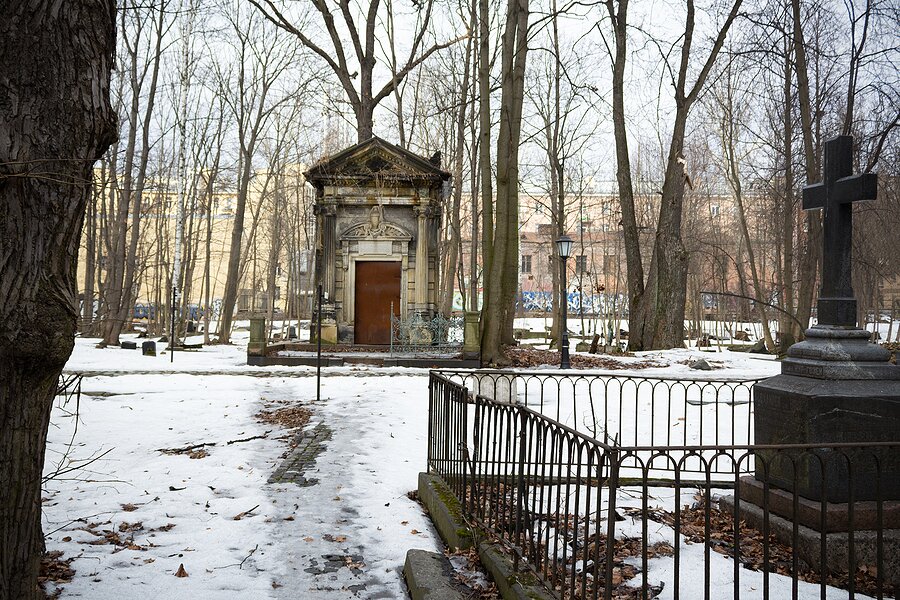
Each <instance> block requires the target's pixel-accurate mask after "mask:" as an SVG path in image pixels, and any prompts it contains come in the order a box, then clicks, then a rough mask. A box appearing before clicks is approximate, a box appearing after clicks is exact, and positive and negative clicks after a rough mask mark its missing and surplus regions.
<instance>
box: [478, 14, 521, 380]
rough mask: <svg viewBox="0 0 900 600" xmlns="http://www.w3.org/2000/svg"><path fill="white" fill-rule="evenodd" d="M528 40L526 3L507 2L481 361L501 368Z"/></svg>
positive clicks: (509, 311)
mask: <svg viewBox="0 0 900 600" xmlns="http://www.w3.org/2000/svg"><path fill="white" fill-rule="evenodd" d="M527 36H528V0H510V1H509V4H508V6H507V16H506V29H505V30H504V32H503V49H502V74H501V94H502V96H501V101H500V128H499V131H498V134H497V211H496V224H495V228H494V236H493V237H494V239H493V252H492V255H491V257H490V270H489V272H488V275H487V276H486V277H485V282H484V308H483V309H482V312H481V323H482V325H481V329H482V333H481V363H482V364H485V365H502V364H505V363H506V362H507V359H506V358H505V357H504V356H503V354H502V352H501V347H502V346H503V345H506V344H511V343H513V341H514V340H513V335H512V334H513V327H512V324H513V318H514V317H515V301H516V291H517V289H518V280H519V275H518V273H519V269H518V262H519V245H518V234H519V227H518V221H519V219H518V216H519V215H518V212H519V139H520V133H521V125H522V104H523V100H524V87H525V59H526V56H527V50H528V46H527V42H528V39H527ZM486 262H487V261H486Z"/></svg>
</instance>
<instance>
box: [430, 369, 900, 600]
mask: <svg viewBox="0 0 900 600" xmlns="http://www.w3.org/2000/svg"><path fill="white" fill-rule="evenodd" d="M898 450H900V441H898V442H897V443H871V444H864V445H861V444H824V445H790V446H763V445H751V444H722V445H683V446H670V447H668V446H664V445H642V446H632V447H622V446H618V445H615V444H611V443H606V442H603V441H599V440H597V439H594V438H592V437H590V436H589V435H588V434H587V433H585V432H579V431H576V430H575V429H574V428H572V427H569V426H567V425H565V424H563V423H560V422H559V421H557V420H555V419H553V418H551V417H548V416H547V415H545V414H542V413H540V412H538V411H537V410H535V409H533V408H531V407H529V406H526V405H524V403H522V402H498V401H496V400H493V399H490V398H486V397H484V396H483V395H481V394H474V393H471V392H470V390H469V389H468V388H467V387H466V386H464V385H462V384H461V383H460V382H459V381H458V380H454V379H451V378H450V377H448V376H447V375H446V374H444V373H442V372H434V371H433V372H432V374H431V377H430V383H429V436H428V467H429V470H430V471H432V472H435V473H437V474H438V475H440V476H441V477H442V478H443V479H444V480H445V481H446V482H447V484H448V485H449V486H450V489H451V490H452V491H453V492H454V493H455V495H456V496H457V498H459V499H460V502H461V504H462V507H463V512H464V514H465V516H466V518H467V519H468V520H469V521H470V522H472V523H474V524H478V525H480V526H481V527H483V528H484V529H486V530H487V531H488V532H489V533H490V535H491V536H493V537H495V538H496V539H497V540H499V541H501V542H502V543H503V544H504V545H505V546H506V547H507V548H509V550H510V551H511V552H512V555H513V558H514V561H515V566H516V568H517V569H519V570H525V569H527V570H529V571H531V572H533V574H534V575H536V576H537V577H538V579H540V580H541V581H542V582H543V583H544V584H545V585H546V586H547V588H548V589H549V590H550V591H551V592H552V593H554V594H555V595H556V596H558V597H560V598H565V599H568V598H603V599H604V600H611V599H613V598H655V597H657V596H658V595H660V594H663V593H665V596H667V597H672V598H676V599H677V598H688V599H693V598H705V599H710V598H763V599H767V598H773V599H775V598H823V599H824V598H836V597H842V598H844V597H849V598H853V597H856V595H857V594H865V595H868V596H871V597H877V598H883V597H890V596H891V594H893V593H894V591H895V589H896V587H897V586H898V585H900V565H898V561H897V560H894V559H893V558H892V557H893V556H895V555H896V552H897V551H898V550H900V537H897V536H896V532H895V531H892V530H891V528H896V527H897V522H898V521H900V505H898V503H896V502H895V503H886V502H885V501H884V497H885V496H886V493H885V492H886V490H888V489H889V488H890V489H893V488H895V487H896V485H897V482H894V481H890V480H888V479H886V478H888V477H890V475H889V474H891V473H893V474H896V473H897V470H898V466H897V465H898V462H900V452H898ZM692 463H696V464H692ZM697 465H699V467H697ZM776 471H777V472H778V474H779V477H780V480H779V488H775V487H774V486H771V485H770V483H769V481H770V480H774V479H775V477H774V476H772V475H774V473H775V472H776ZM750 473H755V475H756V477H754V475H753V474H750ZM811 480H815V481H816V482H818V483H817V485H819V486H820V488H821V489H822V490H825V489H828V490H831V491H829V492H828V493H823V494H821V495H820V498H821V499H819V500H815V501H813V500H808V499H807V498H804V497H803V496H802V494H801V492H802V491H803V490H804V489H808V488H809V486H810V481H811ZM829 494H831V495H830V496H829ZM891 497H893V496H891ZM829 501H830V502H829Z"/></svg>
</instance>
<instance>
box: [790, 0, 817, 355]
mask: <svg viewBox="0 0 900 600" xmlns="http://www.w3.org/2000/svg"><path fill="white" fill-rule="evenodd" d="M791 9H792V15H793V24H794V44H793V45H794V65H795V67H794V68H795V70H796V72H797V97H798V99H799V101H800V126H801V129H802V131H803V152H804V158H805V163H806V181H807V183H818V181H819V168H818V160H817V159H816V150H815V140H814V136H813V115H812V106H811V101H810V91H809V71H808V69H807V63H806V47H805V46H804V42H803V26H802V21H801V19H802V16H801V14H800V0H791ZM817 118H818V117H817ZM820 212H821V211H817V210H811V211H807V212H806V225H807V234H806V244H801V248H802V250H801V255H800V286H799V290H798V292H797V320H799V321H800V323H802V326H803V328H804V329H805V328H806V327H808V326H809V319H810V316H811V314H812V304H813V297H814V296H815V293H816V290H815V287H816V281H817V279H818V274H819V264H820V263H821V261H822V244H821V240H822V216H821V215H820V214H819V213H820ZM802 336H803V331H802V330H800V329H797V330H796V331H795V337H796V338H798V339H802Z"/></svg>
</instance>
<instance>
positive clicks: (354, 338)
mask: <svg viewBox="0 0 900 600" xmlns="http://www.w3.org/2000/svg"><path fill="white" fill-rule="evenodd" d="M306 179H307V181H308V182H309V183H310V184H312V185H313V187H315V189H316V201H315V212H316V274H315V277H316V284H317V285H318V284H319V283H321V284H322V288H323V292H324V300H323V307H322V341H323V342H328V343H346V344H358V345H383V344H389V343H390V331H391V320H390V315H391V311H392V310H393V314H394V315H396V316H398V317H400V318H403V319H406V318H409V317H410V316H411V315H413V314H419V315H421V316H422V317H423V318H425V319H428V318H430V317H431V316H433V315H434V314H435V311H436V308H437V302H438V298H437V294H438V290H439V289H440V288H439V285H438V276H439V264H440V262H439V261H440V257H439V256H438V240H439V239H440V235H439V234H440V224H441V205H442V200H443V198H445V197H446V195H447V194H448V192H449V189H450V185H449V184H450V174H449V173H448V172H446V171H444V170H442V169H441V164H440V154H439V153H438V154H435V156H433V157H432V158H430V159H427V158H423V157H421V156H418V155H416V154H413V153H412V152H409V151H407V150H404V149H403V148H400V147H398V146H395V145H394V144H391V143H389V142H386V141H384V140H382V139H380V138H378V137H373V138H371V139H369V140H367V141H365V142H361V143H359V144H357V145H355V146H352V147H350V148H347V149H345V150H343V151H341V152H339V153H337V154H335V155H334V156H331V157H329V158H326V159H323V160H321V161H319V162H318V163H316V164H315V165H313V166H312V167H311V168H310V169H309V170H308V171H307V173H306Z"/></svg>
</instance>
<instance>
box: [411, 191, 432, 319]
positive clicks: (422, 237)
mask: <svg viewBox="0 0 900 600" xmlns="http://www.w3.org/2000/svg"><path fill="white" fill-rule="evenodd" d="M414 210H415V214H416V219H417V221H418V230H417V232H416V297H415V302H416V311H417V312H424V311H425V310H426V309H427V307H428V215H429V212H430V211H429V209H428V207H427V206H416V207H415V209H414Z"/></svg>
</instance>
